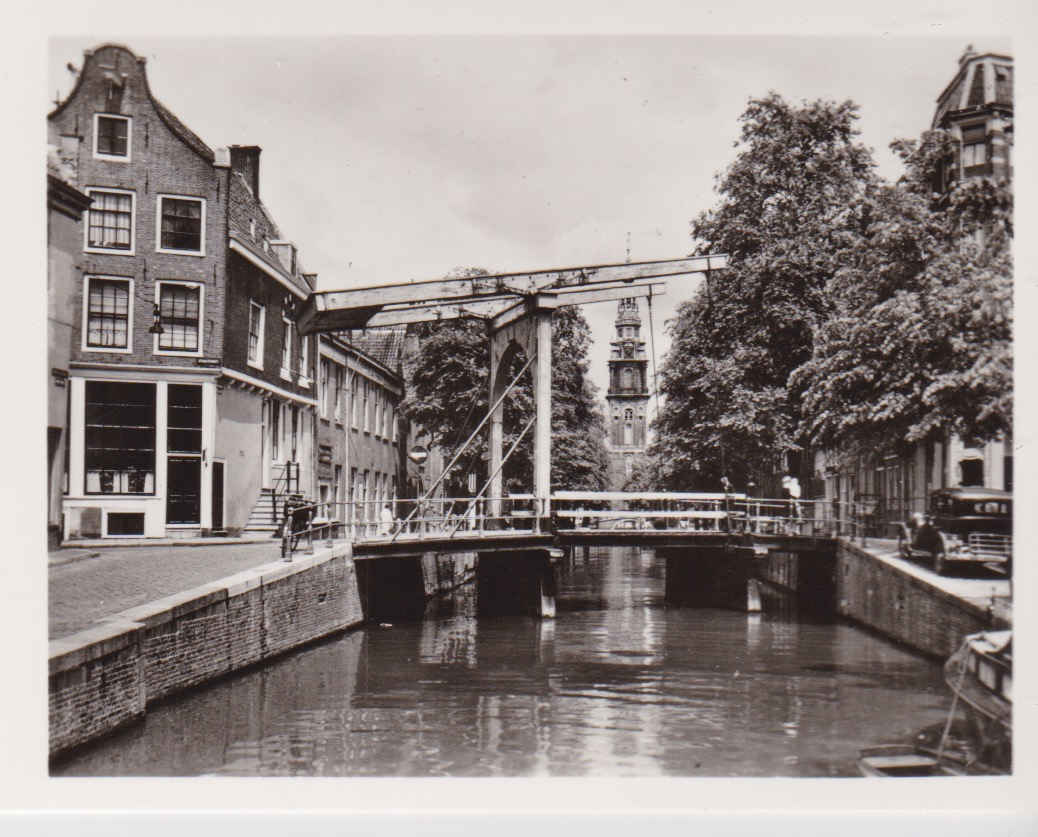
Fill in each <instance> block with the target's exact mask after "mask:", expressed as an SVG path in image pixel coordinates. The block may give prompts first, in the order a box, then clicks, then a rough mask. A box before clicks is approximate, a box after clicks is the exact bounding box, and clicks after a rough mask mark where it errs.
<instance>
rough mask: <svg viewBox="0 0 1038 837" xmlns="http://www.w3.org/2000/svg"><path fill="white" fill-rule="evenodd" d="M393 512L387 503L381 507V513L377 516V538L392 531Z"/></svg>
mask: <svg viewBox="0 0 1038 837" xmlns="http://www.w3.org/2000/svg"><path fill="white" fill-rule="evenodd" d="M394 523H395V521H394V519H393V510H392V509H391V508H390V507H389V503H386V504H385V505H384V506H383V507H382V511H380V512H379V516H378V534H379V537H384V536H386V535H389V534H390V533H391V532H392V531H393V524H394Z"/></svg>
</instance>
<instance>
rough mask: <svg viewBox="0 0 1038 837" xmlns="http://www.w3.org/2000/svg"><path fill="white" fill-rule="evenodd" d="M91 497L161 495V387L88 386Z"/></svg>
mask: <svg viewBox="0 0 1038 837" xmlns="http://www.w3.org/2000/svg"><path fill="white" fill-rule="evenodd" d="M85 393H86V408H85V413H84V420H85V428H84V463H83V464H84V473H85V477H86V485H85V486H84V490H85V492H86V493H87V494H154V493H155V384H139V383H127V382H124V381H87V382H86V389H85Z"/></svg>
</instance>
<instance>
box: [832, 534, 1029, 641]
mask: <svg viewBox="0 0 1038 837" xmlns="http://www.w3.org/2000/svg"><path fill="white" fill-rule="evenodd" d="M836 610H837V613H839V614H840V615H841V616H844V617H847V618H848V619H851V620H853V621H855V622H858V623H860V624H862V625H865V626H867V627H869V628H872V629H873V630H875V631H878V632H879V633H882V634H884V635H886V636H888V637H890V638H892V639H895V640H897V641H898V642H902V643H904V644H905V645H907V646H909V647H911V648H914V649H915V650H917V651H921V652H923V653H924V654H928V655H930V656H934V657H940V658H942V659H943V658H946V657H949V656H950V655H951V654H952V653H953V652H954V651H955V650H956V649H957V648H958V647H959V646H960V645H961V644H962V639H963V637H964V636H966V635H967V634H971V633H976V632H977V631H983V630H988V629H990V628H1007V627H1009V624H1008V623H1007V622H1006V621H1005V620H1004V619H1002V618H999V617H997V616H995V615H994V614H992V612H991V611H990V609H989V608H988V607H986V606H983V605H980V604H977V603H975V602H973V601H969V600H967V599H963V598H961V597H959V596H955V595H953V594H952V593H949V592H948V591H946V590H942V589H941V588H940V587H938V586H936V585H934V584H928V583H927V582H926V581H925V580H924V579H921V578H918V577H916V576H914V575H912V574H911V573H908V572H905V571H904V570H903V569H901V568H900V567H898V566H896V565H894V564H891V563H888V562H886V561H883V560H882V559H880V558H878V557H877V556H875V555H872V554H871V553H869V551H868V550H867V549H863V548H861V547H858V546H855V545H854V544H852V543H850V542H848V541H846V540H841V541H839V542H838V544H837V548H836Z"/></svg>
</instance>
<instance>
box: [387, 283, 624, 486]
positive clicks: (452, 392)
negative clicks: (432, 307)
mask: <svg viewBox="0 0 1038 837" xmlns="http://www.w3.org/2000/svg"><path fill="white" fill-rule="evenodd" d="M485 273H486V272H485V271H479V270H476V271H473V270H469V271H466V272H465V273H464V275H485ZM414 331H415V333H416V334H417V336H418V339H419V344H420V351H419V352H418V353H417V354H416V355H415V356H413V357H411V358H409V360H408V363H407V368H406V371H405V374H406V377H407V394H406V398H405V400H404V403H403V412H404V414H405V415H406V416H407V418H408V419H409V420H410V421H412V422H414V423H415V424H417V425H418V426H420V427H422V428H423V429H424V430H425V431H426V432H427V433H429V435H430V438H431V440H432V442H433V444H435V445H437V446H438V447H440V448H442V449H443V450H444V452H445V454H446V455H447V456H451V455H453V453H454V452H455V451H456V450H457V449H458V448H459V447H460V445H461V444H462V443H463V442H464V441H465V439H466V438H467V437H468V436H469V434H470V433H471V432H472V431H473V430H474V429H475V428H476V426H477V425H478V423H479V421H480V420H481V419H482V418H483V416H485V415H486V413H487V410H488V409H489V399H488V392H487V389H488V386H487V382H488V380H489V368H490V367H489V363H490V361H489V348H490V344H489V337H488V334H487V330H486V325H485V324H484V323H482V322H480V321H478V320H448V321H445V322H442V323H435V324H422V325H419V326H416V327H414ZM590 342H591V337H590V330H589V328H588V325H587V321H586V320H585V319H584V315H583V314H582V313H581V312H580V310H579V309H578V308H573V307H569V308H560V309H558V310H556V311H555V312H554V315H553V317H552V416H551V433H552V470H551V485H552V488H553V489H559V488H564V489H572V490H576V489H586V490H597V489H600V488H602V487H603V486H604V480H605V472H606V452H605V445H604V438H605V423H604V419H603V418H602V414H601V411H600V410H599V408H598V406H597V403H596V395H595V391H594V386H593V385H592V384H591V382H590V380H589V379H588V377H587V371H588V360H587V352H588V347H589V346H590ZM525 361H526V358H525V357H522V356H521V355H520V356H519V357H517V358H515V359H514V360H513V361H512V365H511V368H510V369H509V370H507V371H506V372H505V376H506V378H507V379H508V380H509V381H510V380H512V379H513V378H514V377H515V376H516V375H517V374H518V373H519V371H520V369H522V366H523V364H524V363H525ZM532 381H533V376H532V374H531V372H530V371H527V372H526V373H525V375H524V376H523V378H522V379H521V381H520V383H519V385H518V386H516V387H515V389H513V391H512V392H511V393H510V394H509V395H508V396H507V397H506V399H505V403H504V409H505V413H504V451H505V452H506V451H507V450H508V449H509V448H510V447H511V445H512V443H513V442H514V441H515V439H516V438H517V437H518V435H519V433H520V432H521V431H522V428H523V427H524V426H525V425H526V423H527V422H528V421H529V419H530V417H531V416H533V414H534V402H533V385H532ZM487 435H488V434H487V427H484V429H483V431H482V432H481V433H480V436H479V438H477V439H476V440H474V442H473V444H472V446H471V454H469V453H466V454H463V455H462V458H461V459H460V460H459V466H458V468H457V473H456V474H455V475H454V476H452V477H450V478H448V490H449V491H451V493H456V494H464V493H466V492H465V491H464V488H463V484H464V479H465V476H466V474H467V473H468V472H469V471H470V470H475V471H476V472H477V473H478V474H479V475H480V477H481V482H482V481H483V480H485V479H486V478H487V477H488V476H489V474H488V469H487V462H488V454H487ZM532 455H533V430H532V429H531V430H530V431H529V432H528V433H527V434H526V437H525V438H524V439H523V441H522V443H521V444H520V446H519V448H518V449H517V450H516V452H515V454H514V455H513V456H512V458H511V459H509V460H508V462H507V463H506V464H505V468H504V472H503V476H504V484H505V487H506V488H508V489H511V490H522V491H528V490H530V487H531V486H532V484H533V459H532Z"/></svg>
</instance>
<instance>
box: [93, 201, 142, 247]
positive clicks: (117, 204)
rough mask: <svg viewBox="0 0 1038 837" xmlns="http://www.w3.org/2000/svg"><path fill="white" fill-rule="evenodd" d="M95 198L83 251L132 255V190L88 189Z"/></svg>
mask: <svg viewBox="0 0 1038 837" xmlns="http://www.w3.org/2000/svg"><path fill="white" fill-rule="evenodd" d="M86 191H87V194H88V195H89V196H90V197H91V198H93V199H94V202H93V203H92V204H91V205H90V210H89V213H90V216H89V221H88V223H87V227H86V247H85V249H86V250H91V251H101V252H106V253H126V254H131V255H132V254H133V209H134V198H133V192H126V191H122V190H118V191H117V190H115V189H87V190H86Z"/></svg>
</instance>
